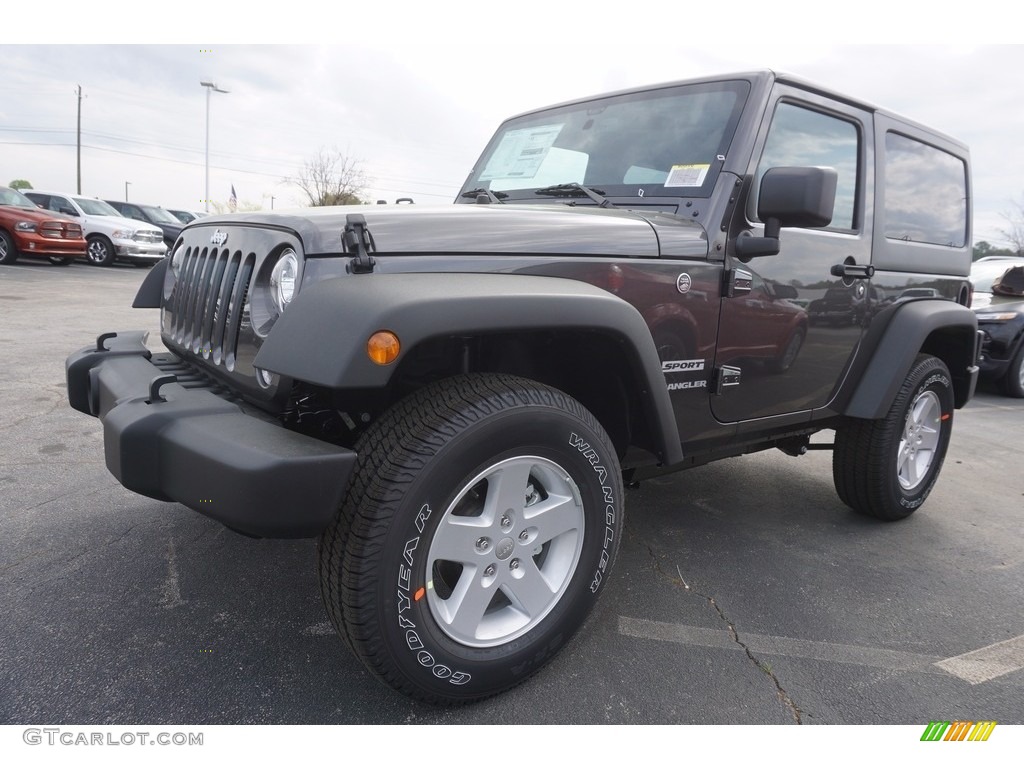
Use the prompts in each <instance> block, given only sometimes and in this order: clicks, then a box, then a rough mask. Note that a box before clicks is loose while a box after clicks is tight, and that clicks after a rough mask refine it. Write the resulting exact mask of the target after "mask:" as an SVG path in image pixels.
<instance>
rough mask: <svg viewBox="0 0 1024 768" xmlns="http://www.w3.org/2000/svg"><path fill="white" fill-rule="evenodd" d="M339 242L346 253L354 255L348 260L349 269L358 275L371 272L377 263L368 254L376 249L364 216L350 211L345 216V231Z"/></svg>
mask: <svg viewBox="0 0 1024 768" xmlns="http://www.w3.org/2000/svg"><path fill="white" fill-rule="evenodd" d="M341 243H342V245H343V246H344V247H345V252H346V253H354V254H355V257H354V258H353V259H352V261H350V262H349V265H348V268H349V271H350V272H352V273H353V274H356V275H360V274H365V273H367V272H373V267H374V265H375V264H376V263H377V262H376V261H375V260H374V258H373V257H372V256H371V255H370V253H371V252H372V251H375V250H377V246H376V244H375V243H374V242H373V235H372V234H370V230H369V228H368V227H367V226H366V218H365V217H364V216H363V214H361V213H350V214H348V216H346V217H345V233H344V234H343V235H342V236H341Z"/></svg>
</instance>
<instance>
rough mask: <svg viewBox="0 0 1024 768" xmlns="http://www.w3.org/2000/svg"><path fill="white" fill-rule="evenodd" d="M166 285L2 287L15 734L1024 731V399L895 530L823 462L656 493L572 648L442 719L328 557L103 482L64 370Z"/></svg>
mask: <svg viewBox="0 0 1024 768" xmlns="http://www.w3.org/2000/svg"><path fill="white" fill-rule="evenodd" d="M145 274H146V273H145V271H144V270H141V269H137V268H134V267H130V266H129V267H121V266H118V267H115V268H111V269H96V268H91V267H88V266H85V265H79V264H76V265H72V266H70V267H67V268H56V267H51V266H49V265H48V264H45V263H41V264H29V263H26V264H24V265H22V264H17V265H14V266H0V351H2V360H3V365H2V366H0V398H2V403H3V405H2V407H0V436H2V439H0V542H2V544H0V615H3V617H4V620H3V621H0V723H7V724H10V723H59V724H69V723H79V724H135V723H153V724H160V723H202V724H218V723H255V724H261V723H342V724H370V723H393V724H399V723H422V724H445V723H500V724H515V723H525V724H539V723H641V724H642V723H706V724H716V723H758V724H760V723H764V724H788V723H797V722H799V723H804V724H808V723H831V724H861V723H902V724H921V725H922V727H923V726H924V725H925V724H927V723H928V722H929V721H930V720H937V719H938V720H957V719H961V720H974V721H977V720H996V721H998V722H999V723H1024V610H1022V602H1024V472H1022V471H1021V466H1022V465H1021V445H1022V439H1021V435H1022V434H1024V402H1022V401H1016V400H1011V399H1008V398H1004V397H1002V396H1000V395H998V394H996V393H995V391H994V390H990V389H985V390H983V391H981V392H980V393H979V394H978V396H977V397H976V399H975V400H974V401H973V402H972V403H971V404H970V405H969V406H968V407H967V408H966V409H964V410H962V411H960V412H958V413H957V414H956V417H955V420H956V424H955V427H954V434H953V441H952V444H951V448H950V451H949V454H948V455H947V458H946V464H945V467H944V470H943V473H942V476H941V478H940V480H939V483H938V485H937V487H936V489H935V491H934V492H933V494H932V496H931V497H930V499H929V500H928V502H927V503H926V504H925V506H924V507H923V509H922V510H920V511H919V512H918V513H916V514H915V515H913V516H912V517H911V518H909V519H908V520H906V521H903V522H900V523H895V524H884V523H875V522H871V521H867V520H865V519H862V518H860V517H858V516H856V515H854V514H853V513H852V512H850V511H849V510H847V509H846V508H845V507H844V506H843V505H842V504H841V503H840V502H839V500H838V499H837V498H836V496H835V493H834V491H833V488H832V480H831V454H830V453H828V452H825V451H819V452H812V453H811V454H809V455H808V456H805V457H802V458H799V459H795V458H790V457H788V456H785V455H783V454H782V453H781V452H777V451H772V452H768V453H764V454H758V455H754V456H748V457H745V458H741V459H731V460H727V461H723V462H719V463H717V464H712V465H709V466H706V467H702V468H699V469H695V470H691V471H689V472H685V473H681V474H677V475H674V476H669V477H665V478H662V479H659V480H655V481H649V482H646V483H644V484H643V485H642V486H641V487H640V488H638V489H635V490H632V491H630V493H629V494H628V496H627V503H626V518H627V523H626V538H625V540H624V543H623V545H622V549H621V552H620V555H619V560H618V564H617V566H616V570H615V572H614V574H613V578H612V581H611V583H610V585H609V588H608V590H607V591H606V592H605V594H604V597H603V598H602V601H601V603H600V605H599V606H598V608H597V610H596V611H595V612H594V614H593V616H592V617H591V619H590V620H589V621H588V623H587V625H586V627H585V628H584V630H583V631H582V632H581V634H580V635H579V636H578V637H577V638H576V639H575V640H574V641H573V642H572V643H571V644H570V645H569V647H568V648H567V649H566V650H565V651H564V652H563V653H562V654H561V655H560V656H559V657H558V658H557V659H556V660H555V661H554V662H553V663H552V664H551V665H550V666H549V667H548V668H547V669H545V670H544V671H542V672H541V673H540V674H539V675H537V676H535V677H534V678H532V679H531V680H530V681H529V682H527V683H526V684H525V685H523V686H521V687H519V688H517V689H515V690H513V691H511V692H509V693H507V694H504V695H502V696H500V697H498V698H495V699H492V700H489V701H486V702H483V703H481V704H478V705H475V706H471V707H466V708H461V709H451V710H448V709H435V708H430V707H426V706H421V705H419V704H416V703H413V702H411V701H409V700H407V699H405V698H403V697H402V696H400V695H398V694H396V693H394V692H392V691H391V690H390V689H387V688H385V687H384V686H382V685H380V684H379V683H377V682H376V681H375V680H373V679H372V678H371V677H370V676H369V675H368V673H366V672H365V671H364V670H363V669H362V667H361V666H360V664H359V663H358V662H357V661H356V660H355V659H354V657H352V656H351V655H350V654H349V653H348V652H347V650H346V649H345V648H344V646H343V644H342V642H341V640H340V639H338V638H337V637H336V636H335V635H334V633H333V631H332V629H331V627H330V626H329V624H328V622H327V618H326V615H325V613H324V611H323V609H322V606H321V604H320V597H319V592H318V588H317V583H316V575H315V570H314V562H313V552H314V542H313V541H311V540H310V541H291V542H282V541H257V540H251V539H247V538H244V537H242V536H239V535H237V534H234V533H232V532H230V531H228V530H226V529H224V528H222V527H221V526H219V525H218V524H216V523H213V522H211V521H209V520H207V519H206V518H203V517H201V516H200V515H198V514H195V513H193V512H191V511H190V510H188V509H186V508H184V507H181V506H179V505H175V504H165V503H161V502H157V501H153V500H150V499H146V498H143V497H140V496H136V495H134V494H132V493H130V492H128V491H126V490H124V489H123V488H121V487H120V485H118V483H117V482H116V481H115V480H114V478H113V477H112V476H111V475H110V474H109V473H108V472H107V470H106V468H105V466H104V463H103V451H102V428H101V425H100V423H99V421H97V420H95V419H91V418H89V417H86V416H84V415H82V414H79V413H77V412H75V411H73V410H72V409H71V408H70V407H69V406H68V405H67V399H66V394H65V390H64V379H63V377H64V359H65V358H66V356H67V355H68V354H69V353H70V352H72V351H74V350H76V349H78V348H80V347H82V346H85V345H87V344H89V343H90V342H91V341H92V340H93V339H94V338H95V337H96V335H97V334H98V333H100V332H103V331H109V330H132V329H152V330H153V331H154V332H155V331H156V328H157V315H156V310H132V309H131V308H130V305H131V299H132V297H133V296H134V293H135V289H136V287H137V286H138V284H139V283H140V281H141V280H142V278H143V277H144V276H145ZM823 439H827V435H825V436H823ZM990 646H995V647H994V648H990ZM981 649H987V650H984V651H981V652H980V653H978V652H979V651H980V650H981Z"/></svg>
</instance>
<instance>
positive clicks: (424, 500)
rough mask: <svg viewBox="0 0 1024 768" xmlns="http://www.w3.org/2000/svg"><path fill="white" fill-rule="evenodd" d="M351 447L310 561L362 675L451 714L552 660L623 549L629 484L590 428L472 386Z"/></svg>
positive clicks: (487, 380)
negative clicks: (350, 464)
mask: <svg viewBox="0 0 1024 768" xmlns="http://www.w3.org/2000/svg"><path fill="white" fill-rule="evenodd" d="M356 450H357V452H358V454H359V460H358V464H357V467H356V470H355V472H354V475H353V478H352V480H351V481H350V483H349V488H348V490H347V493H346V497H345V499H344V501H343V503H342V506H341V509H340V510H339V514H338V516H337V517H336V518H335V520H334V522H333V524H332V525H331V526H330V527H329V528H328V529H327V530H326V531H325V532H324V534H323V535H322V536H321V538H320V541H319V544H318V546H317V564H318V572H319V576H320V588H321V594H322V596H323V600H324V604H325V606H326V608H327V612H328V614H329V615H330V617H331V621H332V622H333V623H334V626H335V628H336V629H337V630H338V633H339V634H340V635H341V636H342V638H343V639H344V640H345V642H346V643H347V644H348V646H349V647H350V648H351V649H352V650H353V651H354V652H355V654H356V656H358V657H359V659H360V660H361V661H362V662H363V663H364V664H365V665H366V667H367V668H368V669H369V670H370V671H371V672H372V673H373V674H374V675H376V676H377V677H378V678H379V679H381V680H382V681H383V682H385V683H386V684H388V685H390V686H392V687H393V688H395V689H397V690H399V691H401V692H403V693H405V694H407V695H409V696H412V697H414V698H417V699H420V700H422V701H426V702H429V703H433V704H449V705H450V704H464V703H467V702H470V701H474V700H477V699H481V698H485V697H488V696H493V695H494V694H497V693H500V692H501V691H503V690H506V689H508V688H511V687H512V686H515V685H517V684H519V683H521V682H522V681H524V680H525V679H527V678H528V677H529V676H530V675H532V674H533V673H534V672H536V671H537V670H539V669H540V668H541V667H543V666H544V665H545V664H546V663H547V662H548V661H550V660H551V659H552V658H553V657H554V655H555V654H556V653H557V652H558V651H559V650H560V649H561V648H562V647H563V646H565V644H566V643H567V642H568V641H569V639H570V638H571V637H572V636H573V634H574V633H575V632H576V631H577V630H578V629H579V627H580V625H581V624H582V623H583V621H584V619H585V618H586V616H587V615H588V613H589V612H590V610H591V608H592V607H593V605H594V604H595V602H596V600H597V598H598V597H599V596H600V593H601V591H602V589H603V587H604V585H605V584H606V583H607V577H608V574H609V573H610V571H611V568H612V564H613V562H614V559H615V554H616V551H617V549H618V546H619V541H620V539H621V530H622V520H623V507H622V504H623V488H622V480H621V473H620V470H619V464H618V460H617V458H616V453H615V450H614V447H613V445H612V443H611V440H610V439H609V438H608V436H607V434H606V433H605V431H604V430H603V429H602V428H601V425H600V424H599V423H598V422H597V420H596V419H595V418H594V416H593V415H592V414H590V413H589V412H588V411H587V410H586V409H585V408H583V406H582V405H580V404H579V403H578V402H576V401H575V400H574V399H572V398H571V397H569V396H568V395H566V394H565V393H563V392H561V391H558V390H556V389H553V388H551V387H547V386H545V385H542V384H539V383H537V382H534V381H530V380H527V379H522V378H518V377H513V376H507V375H499V374H470V375H464V376H458V377H454V378H450V379H446V380H443V381H440V382H436V383H434V384H432V385H429V386H427V387H425V388H424V389H422V390H420V391H418V392H417V393H415V394H413V395H411V396H409V397H408V398H407V399H405V400H403V401H401V402H399V403H398V404H396V405H395V406H393V407H392V408H391V409H390V410H389V411H387V412H386V413H385V414H384V415H383V416H382V417H381V418H380V419H379V420H378V421H377V422H376V423H375V424H374V425H373V426H372V427H371V428H370V429H369V430H368V431H367V432H366V433H365V434H364V435H363V436H362V437H361V439H360V440H359V441H358V443H357V445H356ZM506 523H508V524H507V525H506ZM549 536H550V538H549ZM492 566H493V570H491V571H489V570H488V569H489V568H491V567H492ZM488 573H490V575H488ZM540 574H543V579H542V580H540V581H538V576H539V575H540ZM549 582H550V583H549ZM463 597H464V598H465V599H464V600H463V599H462V598H463ZM473 603H475V605H476V607H477V611H476V612H475V613H472V612H470V606H471V605H472V604H473ZM517 603H518V604H517ZM463 609H465V611H466V613H465V614H463V613H461V611H462V610H463ZM520 609H522V610H520Z"/></svg>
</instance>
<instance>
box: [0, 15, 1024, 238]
mask: <svg viewBox="0 0 1024 768" xmlns="http://www.w3.org/2000/svg"><path fill="white" fill-rule="evenodd" d="M706 5H707V8H706V9H699V8H695V7H694V6H692V5H689V4H686V3H680V2H673V3H664V4H662V3H659V2H653V1H650V2H645V3H644V4H643V5H642V6H639V5H638V6H635V7H633V6H629V5H628V4H624V3H617V4H616V5H615V6H611V5H607V6H602V5H597V4H595V5H584V4H580V3H573V4H569V6H571V7H569V6H566V5H556V4H554V3H532V2H524V1H523V0H520V2H518V3H511V4H505V3H490V4H479V3H477V4H472V5H470V4H465V5H463V4H461V3H454V2H437V3H435V4H433V5H428V4H427V3H418V4H408V5H407V4H406V3H403V2H392V3H389V4H387V5H386V6H384V5H383V4H382V5H381V8H382V10H381V11H375V12H373V11H362V12H360V14H358V15H353V14H352V12H351V11H350V10H348V9H344V10H339V11H337V12H334V15H331V16H329V17H327V16H325V15H324V13H323V12H322V11H320V12H316V11H314V10H313V8H312V6H310V7H304V6H305V0H303V2H298V3H287V4H282V5H275V6H274V8H275V9H276V10H275V19H274V20H273V23H274V27H273V28H268V27H266V26H264V25H255V26H252V27H250V28H247V27H246V26H245V24H244V23H243V24H242V26H239V25H238V23H237V22H238V21H239V19H238V14H237V13H236V14H235V16H233V17H232V16H228V15H226V13H225V12H223V11H221V12H217V13H216V15H214V16H210V15H209V14H208V13H207V14H204V13H202V12H201V11H200V10H199V8H198V7H197V6H195V5H191V7H189V6H190V4H189V3H181V2H179V3H177V4H175V5H174V8H175V9H178V8H182V9H183V10H182V11H181V13H180V15H181V16H182V19H181V20H180V21H179V22H178V23H179V27H178V28H176V29H175V28H173V27H171V28H167V29H166V30H163V31H162V34H165V36H164V37H163V38H160V39H165V40H174V39H178V40H183V39H187V38H188V39H191V38H194V37H197V35H196V32H195V31H196V30H200V33H199V35H198V36H202V35H210V36H211V37H212V38H213V39H214V40H217V39H223V40H230V41H231V42H229V43H216V42H209V43H207V42H198V43H192V44H161V43H157V42H153V43H145V44H140V45H110V44H96V45H87V46H83V45H77V44H72V43H74V42H75V41H79V40H91V39H99V40H103V39H110V38H111V34H112V32H115V31H116V32H117V33H118V39H122V40H123V39H127V37H128V36H130V35H131V34H132V33H133V32H137V31H139V30H141V29H142V28H143V27H145V26H146V25H147V24H159V25H163V24H165V22H166V21H167V20H166V19H160V20H157V18H156V17H152V16H148V15H147V16H146V17H141V16H139V13H138V11H134V12H133V13H132V15H131V17H127V16H125V14H120V16H121V18H120V21H119V23H118V24H116V25H115V26H114V27H113V28H110V27H108V26H107V25H105V24H102V23H101V22H100V21H99V20H98V19H97V18H96V17H95V14H94V13H91V14H90V16H89V17H87V18H85V19H83V20H82V22H81V24H80V25H71V26H67V27H65V28H64V29H63V30H62V31H60V30H58V25H57V24H56V21H57V19H58V18H60V17H59V14H51V15H48V17H47V19H46V23H43V22H40V21H39V20H38V19H34V18H33V14H35V13H36V12H35V11H33V10H32V7H31V6H29V7H28V8H27V9H26V8H22V9H21V10H19V11H18V13H19V14H24V15H25V19H24V20H23V21H22V22H21V23H18V22H17V21H15V23H13V24H11V23H8V24H5V27H6V29H5V30H4V31H3V32H0V43H2V44H0V52H2V55H3V61H4V65H5V66H4V77H3V79H2V80H0V184H7V183H9V182H10V181H11V180H12V179H16V178H21V179H27V180H29V181H30V182H31V183H32V185H33V186H34V187H36V188H39V189H53V190H58V191H74V189H75V185H76V169H75V155H76V150H75V142H76V138H75V122H76V108H77V96H76V88H77V86H79V85H80V86H81V88H82V94H83V97H84V98H83V99H82V105H81V108H82V145H83V149H82V192H83V193H84V194H86V195H89V196H98V197H105V198H117V199H123V198H124V196H125V184H126V182H128V184H129V186H128V187H127V194H128V197H129V198H130V199H132V200H135V201H138V202H147V203H153V204H158V205H163V206H165V207H181V208H193V209H200V210H201V209H202V207H203V203H202V198H203V194H204V147H205V134H204V130H205V119H206V112H205V109H206V93H205V89H204V88H203V87H201V86H200V84H199V83H200V81H201V80H211V81H213V82H215V83H216V84H217V86H218V87H220V88H223V89H225V90H227V91H229V93H227V94H221V93H214V94H212V98H211V102H210V193H211V194H210V196H211V199H213V200H219V201H225V202H226V201H227V199H228V197H229V196H230V190H231V186H232V185H234V187H235V190H236V192H237V195H238V199H239V200H240V201H242V202H250V203H255V204H262V205H263V206H264V207H265V208H270V206H271V197H273V198H274V207H275V208H284V207H290V206H294V205H299V204H301V203H302V197H301V195H300V193H299V192H298V191H297V189H296V188H295V187H294V186H289V185H288V184H286V183H284V182H283V179H284V178H285V177H287V176H290V175H292V176H293V175H295V174H296V173H297V172H298V170H299V168H300V167H301V166H302V164H303V162H304V161H305V160H307V159H308V158H310V157H311V156H312V155H314V154H315V153H316V152H317V150H318V149H320V148H321V147H325V148H337V149H338V150H340V151H341V152H343V153H347V154H348V155H350V156H352V157H354V158H357V159H358V160H360V161H361V163H362V166H363V168H364V169H365V171H366V172H367V174H368V175H369V176H370V177H371V178H372V180H373V182H372V184H371V185H370V186H369V188H368V190H367V196H368V197H370V198H371V199H378V198H382V199H387V200H389V201H393V200H394V199H395V198H397V197H403V196H409V197H413V198H415V200H416V202H417V203H445V202H450V201H451V200H452V199H453V197H454V194H455V192H456V191H457V190H458V188H459V187H460V186H461V184H462V182H463V180H464V179H465V177H466V174H467V173H468V171H469V170H470V168H471V167H472V165H473V162H474V161H475V160H476V157H477V155H478V153H479V152H480V150H481V149H482V148H483V145H484V143H485V142H486V140H487V139H488V137H489V136H490V134H491V133H492V132H493V130H494V129H495V128H496V126H497V124H498V123H499V122H500V121H501V120H502V119H503V118H504V117H507V116H509V115H512V114H515V113H517V112H522V111H525V110H528V109H532V108H535V107H539V106H545V105H547V104H551V103H556V102H559V101H563V100H567V99H571V98H575V97H579V96H585V95H591V94H596V93H600V92H604V91H608V90H614V89H620V88H628V87H632V86H638V85H644V84H650V83H658V82H666V81H671V80H679V79H686V78H691V77H696V76H700V75H705V74H716V73H722V72H732V71H743V70H749V69H756V68H773V69H779V70H782V71H785V72H789V73H792V74H796V75H800V76H802V77H805V78H807V79H811V80H814V81H817V82H820V83H822V84H825V85H828V86H830V87H833V88H835V89H837V90H839V91H841V92H844V93H847V94H849V95H852V96H856V97H858V98H861V99H864V100H866V101H868V102H871V103H874V104H878V105H880V106H884V107H887V108H889V109H892V110H894V111H896V112H899V113H901V114H904V115H906V116H908V117H911V118H914V119H916V120H918V121H919V122H923V123H925V124H927V125H929V126H931V127H934V128H936V129H938V130H940V131H943V132H945V133H948V134H950V135H952V136H954V137H956V138H958V139H960V140H962V141H965V142H966V143H967V144H968V145H969V146H970V148H971V152H972V157H973V170H974V192H975V227H974V234H975V240H976V241H977V240H988V241H989V242H993V243H1000V244H1001V242H1002V238H1001V235H1000V233H999V230H1000V229H1002V228H1005V226H1006V225H1005V221H1004V219H1003V218H1001V213H1004V212H1006V211H1008V210H1010V209H1011V207H1012V201H1013V200H1014V199H1016V200H1022V199H1024V150H1022V136H1024V101H1022V99H1021V98H1020V96H1021V91H1022V85H1021V76H1022V73H1024V46H1021V45H1002V46H990V45H982V44H980V42H976V41H978V40H980V39H982V36H983V35H984V37H988V38H991V37H993V35H994V36H995V39H1006V37H1005V36H1006V34H1007V32H1006V31H1005V29H1004V28H1003V27H999V26H998V25H997V26H996V27H994V30H995V31H994V32H991V33H990V32H989V31H988V29H989V27H990V24H989V20H986V19H979V18H971V17H969V16H967V15H965V14H964V13H961V16H962V18H958V19H957V21H955V22H954V21H953V20H952V17H951V16H949V15H943V14H942V13H941V12H940V11H939V10H938V9H939V7H940V5H941V4H939V5H935V4H932V5H929V8H934V9H936V10H935V12H934V13H931V15H930V16H929V17H928V18H927V19H923V18H921V14H922V12H917V11H913V10H908V11H907V12H906V13H904V15H903V16H901V17H892V16H891V15H887V12H885V7H886V6H885V5H884V4H879V7H878V8H877V9H873V10H871V11H870V12H869V10H868V6H867V5H865V4H863V3H858V4H857V6H856V8H857V15H858V18H844V19H842V20H838V19H837V17H835V15H834V14H836V13H837V11H836V10H831V11H829V10H827V9H826V7H825V6H824V5H823V4H820V3H813V4H812V3H798V2H795V0H789V1H788V2H786V3H782V4H780V3H777V2H776V3H770V4H768V3H761V4H756V5H752V6H751V8H752V9H753V10H747V11H746V12H744V11H742V10H733V11H731V12H727V11H725V10H722V9H725V8H730V9H736V8H742V6H743V5H745V4H743V3H741V4H735V3H734V4H729V3H715V4H706ZM769 5H770V7H771V8H772V12H771V13H770V14H769V13H767V11H766V10H765V9H766V8H767V7H769ZM915 5H917V6H918V7H919V8H920V7H923V6H921V5H920V4H915ZM984 5H985V4H984V3H981V6H984ZM787 6H788V8H787ZM48 7H52V5H48ZM67 7H68V9H71V8H74V6H70V5H69V6H67ZM141 7H142V6H138V5H136V6H134V8H136V9H138V8H141ZM232 7H234V8H236V9H237V8H243V7H246V6H243V5H241V4H232ZM249 7H252V6H249ZM320 7H323V6H320ZM613 7H614V8H615V9H616V10H615V11H614V12H612V11H611V10H602V8H608V9H611V8H613ZM959 7H962V6H959ZM94 8H96V6H94ZM453 8H455V9H457V10H458V11H459V12H455V11H454V10H452V9H453ZM470 8H472V9H476V10H473V11H469V10H468V9H470ZM584 8H587V9H588V10H587V11H586V12H583V11H582V10H581V9H584ZM630 8H633V12H632V13H630V12H629V10H630ZM836 8H838V6H836ZM851 8H852V6H851ZM805 9H806V10H805ZM168 10H171V8H170V7H169V8H168ZM6 12H7V11H5V13H6ZM76 13H78V14H79V15H81V11H77V12H76ZM126 13H127V12H126ZM276 14H282V18H280V19H278V18H276ZM829 14H832V16H830V15H829ZM111 15H112V16H113V15H115V14H111ZM845 15H852V14H849V13H846V14H845ZM861 16H863V17H866V18H861ZM769 17H770V18H769ZM129 18H134V19H135V20H134V21H129ZM1008 21H1009V20H1008V19H1007V20H1006V21H1005V24H1004V26H1005V27H1008V26H1010V25H1009V23H1008ZM172 23H173V22H172ZM247 23H249V24H252V23H253V22H252V20H251V19H250V20H248V22H247ZM12 29H20V30H25V31H26V34H28V35H33V34H35V35H44V37H40V38H39V39H38V40H32V38H31V37H19V38H18V39H17V40H13V39H11V34H10V32H11V30H12ZM90 29H95V30H96V34H95V35H92V34H90V33H89V31H90ZM908 30H910V31H909V32H908ZM934 30H938V31H937V32H935V31H934ZM965 31H966V34H964V32H965ZM51 34H53V35H56V37H52V36H51ZM954 36H955V37H956V39H958V40H960V39H968V38H970V39H971V41H970V42H958V43H957V44H956V45H951V44H949V42H948V41H949V40H951V39H953V38H954ZM307 37H311V39H313V40H315V41H316V42H315V43H304V44H301V45H287V46H279V45H270V44H266V43H262V44H254V43H248V42H244V41H246V40H264V41H269V40H271V39H274V40H290V41H295V40H300V39H305V38H307ZM1018 37H1020V38H1021V39H1024V37H1022V36H1020V35H1018ZM860 39H867V40H894V39H895V40H905V39H909V40H915V39H916V40H923V39H927V40H933V39H935V40H939V41H946V42H944V43H942V42H940V44H937V45H928V46H924V45H908V44H891V45H872V46H867V45H850V44H848V42H847V41H852V40H860ZM54 40H57V41H59V43H60V44H56V43H54V42H53V41H54ZM826 40H828V41H832V40H836V41H841V42H843V43H844V44H834V45H833V44H828V45H825V44H821V43H822V41H826ZM25 41H31V43H32V44H25ZM332 41H333V42H332Z"/></svg>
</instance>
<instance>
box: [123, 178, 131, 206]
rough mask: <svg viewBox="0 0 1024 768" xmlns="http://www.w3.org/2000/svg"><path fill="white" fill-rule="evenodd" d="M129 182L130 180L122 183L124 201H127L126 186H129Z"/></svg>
mask: <svg viewBox="0 0 1024 768" xmlns="http://www.w3.org/2000/svg"><path fill="white" fill-rule="evenodd" d="M130 184H131V182H130V181H126V182H125V183H124V201H125V202H126V203H127V202H128V186H129V185H130Z"/></svg>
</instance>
